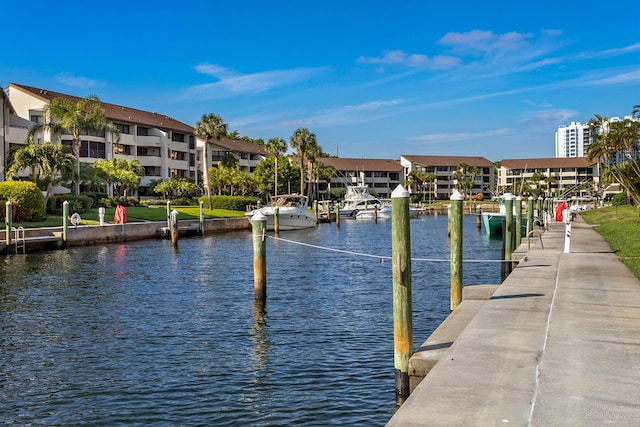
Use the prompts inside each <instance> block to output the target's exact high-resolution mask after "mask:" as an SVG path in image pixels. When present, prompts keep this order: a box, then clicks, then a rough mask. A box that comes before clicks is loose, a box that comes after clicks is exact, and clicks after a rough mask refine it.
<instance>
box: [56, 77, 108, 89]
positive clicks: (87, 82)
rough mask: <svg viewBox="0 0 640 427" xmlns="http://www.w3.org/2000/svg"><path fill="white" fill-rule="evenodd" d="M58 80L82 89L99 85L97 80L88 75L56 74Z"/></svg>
mask: <svg viewBox="0 0 640 427" xmlns="http://www.w3.org/2000/svg"><path fill="white" fill-rule="evenodd" d="M56 80H57V81H58V82H60V83H62V84H65V85H67V86H71V87H76V88H80V89H86V88H90V87H95V86H98V82H97V81H96V80H91V79H89V78H87V77H81V76H74V75H73V74H71V73H60V74H58V75H57V76H56Z"/></svg>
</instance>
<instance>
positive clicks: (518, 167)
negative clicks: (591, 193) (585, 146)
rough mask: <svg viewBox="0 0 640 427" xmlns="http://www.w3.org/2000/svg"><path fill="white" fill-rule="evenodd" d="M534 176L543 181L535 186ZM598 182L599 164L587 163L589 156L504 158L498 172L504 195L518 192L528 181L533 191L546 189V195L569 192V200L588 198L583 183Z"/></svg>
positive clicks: (499, 183)
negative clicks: (534, 189)
mask: <svg viewBox="0 0 640 427" xmlns="http://www.w3.org/2000/svg"><path fill="white" fill-rule="evenodd" d="M534 176H535V177H537V178H540V180H539V181H538V182H537V183H535V182H534V183H532V181H533V179H532V178H534ZM599 181H600V165H599V164H598V161H597V160H593V161H588V160H587V158H586V157H569V158H554V157H551V158H536V159H504V160H502V161H501V163H500V169H499V170H498V188H499V190H501V191H503V192H515V193H518V187H519V186H520V187H521V186H523V183H524V182H528V183H530V185H532V186H533V188H535V187H536V186H538V185H539V186H540V187H539V188H540V189H543V188H544V191H543V193H542V194H544V195H546V196H550V197H558V196H561V195H563V194H564V193H566V192H569V194H566V197H570V196H580V197H584V196H587V195H588V191H587V189H586V188H585V186H584V184H588V183H590V182H594V183H598V182H599ZM514 190H515V191H514Z"/></svg>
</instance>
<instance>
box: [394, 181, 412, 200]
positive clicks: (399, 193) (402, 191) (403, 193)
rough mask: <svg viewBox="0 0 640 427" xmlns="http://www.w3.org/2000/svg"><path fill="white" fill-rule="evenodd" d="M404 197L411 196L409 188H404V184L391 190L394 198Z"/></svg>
mask: <svg viewBox="0 0 640 427" xmlns="http://www.w3.org/2000/svg"><path fill="white" fill-rule="evenodd" d="M403 197H409V190H407V189H406V188H404V186H403V185H402V184H398V186H397V187H396V188H395V190H393V191H392V192H391V198H392V199H401V198H403Z"/></svg>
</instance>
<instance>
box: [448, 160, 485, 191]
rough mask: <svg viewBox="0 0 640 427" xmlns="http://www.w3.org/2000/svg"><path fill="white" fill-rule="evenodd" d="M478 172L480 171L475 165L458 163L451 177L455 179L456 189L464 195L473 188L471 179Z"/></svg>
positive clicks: (472, 179)
mask: <svg viewBox="0 0 640 427" xmlns="http://www.w3.org/2000/svg"><path fill="white" fill-rule="evenodd" d="M479 172H480V171H479V169H478V168H477V167H472V166H469V165H468V164H466V163H460V164H459V165H458V168H457V169H456V171H455V172H454V173H453V179H454V180H455V181H456V184H455V188H456V190H458V191H460V192H461V193H462V194H463V195H464V196H465V197H466V196H467V191H469V190H471V188H473V181H474V179H475V177H476V175H478V173H479Z"/></svg>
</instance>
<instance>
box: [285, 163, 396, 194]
mask: <svg viewBox="0 0 640 427" xmlns="http://www.w3.org/2000/svg"><path fill="white" fill-rule="evenodd" d="M292 160H293V161H297V162H298V163H299V161H300V158H297V159H295V158H294V159H292ZM318 161H320V162H322V163H323V164H324V165H325V166H331V167H333V168H335V169H336V171H337V173H336V176H335V177H333V178H331V180H330V181H329V182H327V181H321V182H320V183H319V191H318V192H319V198H320V199H329V195H328V193H329V192H330V191H331V190H335V189H340V188H345V189H346V187H347V186H348V185H366V186H368V187H369V188H370V189H372V190H373V191H375V192H376V193H377V194H378V196H380V197H381V198H389V197H391V192H392V191H393V190H394V189H395V188H396V187H397V186H398V185H400V184H403V183H404V177H403V168H402V165H401V164H400V163H399V162H398V161H396V160H390V159H358V158H341V157H322V158H320V159H318Z"/></svg>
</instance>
